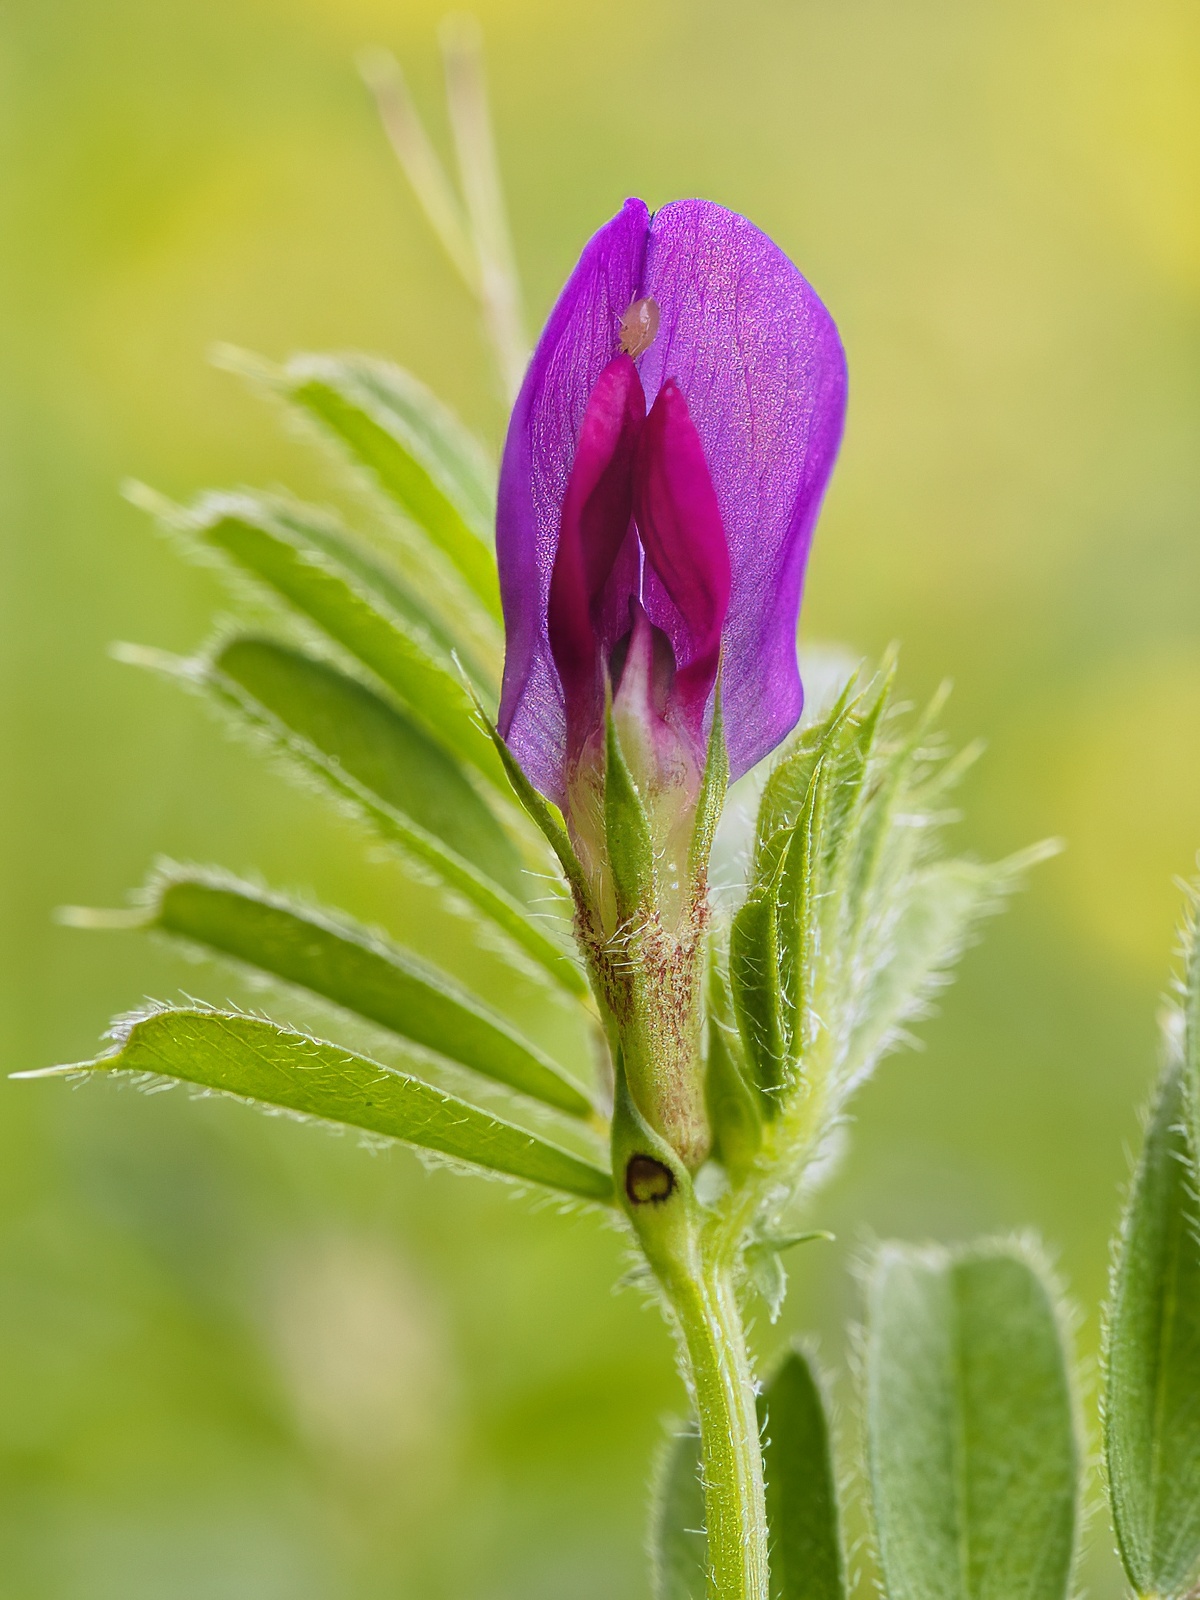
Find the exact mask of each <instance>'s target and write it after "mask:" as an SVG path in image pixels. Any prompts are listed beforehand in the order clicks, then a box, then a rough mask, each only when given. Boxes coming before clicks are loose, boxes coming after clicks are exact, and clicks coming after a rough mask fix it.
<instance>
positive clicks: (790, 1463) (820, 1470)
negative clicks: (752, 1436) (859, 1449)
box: [758, 1348, 846, 1600]
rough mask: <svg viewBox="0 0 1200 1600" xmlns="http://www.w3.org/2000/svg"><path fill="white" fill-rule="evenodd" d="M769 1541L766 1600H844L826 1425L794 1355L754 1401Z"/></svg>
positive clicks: (794, 1352) (810, 1378)
mask: <svg viewBox="0 0 1200 1600" xmlns="http://www.w3.org/2000/svg"><path fill="white" fill-rule="evenodd" d="M758 1413H759V1421H760V1425H761V1430H762V1436H763V1470H764V1473H765V1476H766V1488H767V1524H768V1527H769V1529H770V1540H771V1600H844V1596H845V1593H846V1564H845V1558H844V1555H843V1551H842V1536H841V1526H840V1518H839V1515H838V1493H837V1474H836V1471H835V1468H834V1462H833V1451H832V1444H831V1440H830V1429H829V1421H828V1418H827V1416H826V1410H825V1402H824V1399H823V1397H822V1394H821V1388H820V1385H819V1383H818V1382H817V1378H816V1375H815V1374H814V1372H813V1370H812V1367H811V1366H810V1364H809V1362H808V1360H807V1358H806V1357H805V1355H804V1354H803V1352H802V1351H801V1350H799V1349H796V1348H792V1349H791V1350H789V1351H788V1353H787V1354H786V1355H785V1356H784V1358H783V1360H782V1361H781V1362H780V1364H779V1366H778V1367H777V1368H776V1370H775V1373H774V1374H773V1376H772V1377H771V1378H770V1379H769V1380H768V1382H767V1384H766V1386H765V1388H764V1389H763V1392H762V1394H761V1395H760V1396H759V1400H758Z"/></svg>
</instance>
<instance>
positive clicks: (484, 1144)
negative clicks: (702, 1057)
mask: <svg viewBox="0 0 1200 1600" xmlns="http://www.w3.org/2000/svg"><path fill="white" fill-rule="evenodd" d="M113 1037H114V1038H115V1041H116V1043H115V1046H114V1048H113V1049H112V1051H110V1052H109V1053H108V1054H107V1055H103V1056H100V1057H98V1058H97V1059H96V1060H94V1061H82V1062H78V1063H76V1064H74V1065H71V1066H64V1067H51V1068H49V1069H43V1070H42V1071H40V1072H31V1073H23V1074H21V1076H23V1077H52V1076H66V1075H70V1074H73V1073H78V1072H97V1073H101V1072H132V1073H137V1074H143V1075H149V1076H151V1077H155V1078H172V1079H176V1080H178V1081H180V1082H183V1083H191V1084H196V1085H197V1086H199V1087H201V1088H205V1089H213V1090H217V1091H218V1092H220V1093H222V1094H230V1095H234V1096H235V1097H237V1098H238V1099H242V1100H250V1101H253V1102H255V1103H256V1104H258V1105H260V1106H265V1107H274V1108H278V1109H280V1110H284V1111H293V1112H296V1113H298V1114H299V1115H301V1116H305V1117H315V1118H317V1119H319V1120H321V1121H325V1122H331V1123H336V1124H339V1125H341V1126H343V1127H351V1128H360V1129H362V1130H364V1131H365V1132H368V1133H372V1134H378V1135H379V1136H381V1137H382V1138H385V1139H398V1140H400V1141H401V1142H403V1143H405V1144H411V1145H415V1146H417V1147H418V1148H419V1149H423V1150H429V1151H433V1152H436V1153H437V1154H439V1155H443V1156H449V1157H450V1158H451V1159H452V1160H455V1161H462V1162H466V1163H468V1164H470V1165H472V1166H478V1167H482V1168H485V1169H487V1170H489V1171H492V1172H496V1173H499V1174H501V1175H503V1176H505V1177H510V1178H517V1179H519V1180H521V1181H523V1182H527V1183H536V1184H540V1185H542V1186H544V1187H546V1188H549V1189H554V1190H558V1191H559V1192H561V1193H565V1194H568V1195H571V1196H572V1197H574V1198H576V1199H581V1200H591V1201H594V1202H598V1203H609V1202H611V1200H612V1180H611V1178H610V1176H609V1174H608V1173H607V1172H604V1171H602V1170H601V1169H600V1168H599V1167H596V1166H593V1165H592V1164H591V1162H589V1161H584V1160H582V1159H581V1158H580V1157H579V1156H576V1155H572V1154H571V1152H570V1151H567V1150H563V1149H560V1148H559V1146H558V1145H554V1144H551V1143H549V1141H547V1140H545V1139H541V1138H538V1137H537V1136H536V1135H535V1134H532V1133H528V1132H527V1131H526V1130H525V1129H524V1128H518V1127H515V1126H514V1125H513V1124H512V1123H510V1122H504V1121H502V1120H501V1119H500V1118H499V1117H494V1116H492V1115H491V1114H490V1113H488V1112H486V1111H482V1110H480V1109H479V1107H477V1106H473V1105H470V1104H469V1103H468V1102H467V1101H465V1100H460V1099H458V1098H457V1097H456V1096H455V1095H451V1094H447V1093H445V1092H444V1091H443V1090H441V1089H437V1088H434V1086H433V1085H432V1084H429V1083H425V1082H423V1081H422V1080H421V1079H420V1078H414V1077H410V1076H409V1075H408V1074H407V1073H403V1072H397V1071H395V1070H394V1069H393V1068H391V1067H387V1066H384V1065H383V1064H382V1063H381V1062H378V1061H372V1060H370V1059H369V1058H368V1057H366V1056H362V1055H359V1054H357V1053H356V1052H355V1051H352V1050H346V1049H344V1048H343V1047H342V1046H340V1045H335V1044H332V1043H330V1042H329V1041H327V1040H324V1039H315V1038H313V1037H312V1036H311V1035H310V1034H306V1033H300V1032H297V1031H296V1030H295V1029H293V1028H284V1027H280V1026H279V1025H278V1024H277V1023H274V1022H267V1021H265V1020H263V1019H262V1018H260V1017H248V1016H244V1015H242V1014H241V1013H230V1012H224V1011H213V1010H206V1009H201V1008H199V1007H179V1008H172V1009H166V1010H161V1011H155V1012H152V1013H150V1014H149V1015H146V1016H142V1017H137V1018H134V1019H133V1020H126V1021H124V1022H122V1023H120V1024H118V1025H117V1026H116V1027H114V1029H113Z"/></svg>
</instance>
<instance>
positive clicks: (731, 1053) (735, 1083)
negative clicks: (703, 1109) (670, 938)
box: [704, 979, 762, 1175]
mask: <svg viewBox="0 0 1200 1600" xmlns="http://www.w3.org/2000/svg"><path fill="white" fill-rule="evenodd" d="M712 988H713V990H718V989H719V985H718V984H717V982H716V980H715V979H714V982H713V984H712ZM714 1010H715V1004H714V1002H712V1001H710V1004H709V1018H708V1058H707V1062H706V1070H705V1078H704V1089H705V1100H706V1103H707V1106H708V1117H709V1121H710V1122H711V1124H712V1130H713V1140H714V1154H715V1155H716V1157H717V1159H718V1160H719V1161H720V1162H721V1165H722V1166H723V1167H724V1168H725V1170H726V1171H727V1172H730V1173H736V1174H739V1175H740V1174H742V1173H745V1172H748V1171H749V1169H750V1167H751V1165H752V1164H753V1162H754V1158H755V1156H756V1155H757V1154H758V1152H759V1149H760V1147H761V1145H762V1111H761V1109H760V1106H759V1098H758V1095H757V1094H755V1092H754V1090H753V1089H752V1088H751V1086H750V1085H749V1084H748V1083H747V1082H746V1079H745V1078H744V1076H743V1075H742V1070H741V1066H740V1063H739V1057H740V1054H741V1052H740V1051H737V1048H736V1044H735V1041H734V1040H733V1039H732V1038H731V1034H732V1031H733V1030H732V1029H731V1028H730V1026H729V1024H728V1023H727V1022H726V1021H725V1019H724V1018H723V1017H718V1016H716V1015H714V1014H713V1013H714ZM735 1051H736V1053H735Z"/></svg>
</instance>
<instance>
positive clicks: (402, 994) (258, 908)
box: [150, 870, 592, 1117]
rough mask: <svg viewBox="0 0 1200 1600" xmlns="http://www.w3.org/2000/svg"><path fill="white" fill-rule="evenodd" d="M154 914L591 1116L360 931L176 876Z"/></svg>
mask: <svg viewBox="0 0 1200 1600" xmlns="http://www.w3.org/2000/svg"><path fill="white" fill-rule="evenodd" d="M152 916H153V920H152V922H151V924H150V926H152V927H155V928H157V929H159V930H160V931H161V932H163V933H167V934H170V935H172V936H173V937H175V938H179V939H185V940H187V941H189V942H190V943H192V944H197V945H202V946H204V947H205V948H206V949H208V950H210V951H213V952H215V953H216V954H218V955H223V956H227V957H230V958H231V959H233V960H235V961H238V962H241V963H244V964H245V965H247V966H250V967H256V968H258V969H259V970H260V971H262V972H265V973H269V974H270V975H271V976H273V977H276V978H279V979H281V980H282V981H283V982H285V983H291V984H295V985H296V986H297V987H299V988H303V989H308V990H309V991H310V992H311V993H313V994H317V995H320V996H321V997H322V998H323V999H326V1000H331V1001H332V1002H333V1003H334V1004H335V1005H339V1006H342V1007H344V1008H345V1010H347V1011H350V1012H353V1013H354V1014H355V1015H357V1016H360V1017H363V1018H365V1019H366V1020H367V1021H369V1022H374V1023H377V1024H378V1025H379V1026H381V1027H384V1028H387V1029H389V1030H390V1031H391V1032H393V1033H395V1034H398V1035H400V1036H401V1037H402V1038H405V1039H411V1040H412V1041H413V1042H414V1043H415V1044H419V1045H423V1046H424V1047H425V1048H426V1049H429V1050H435V1051H437V1052H438V1053H439V1054H441V1055H444V1056H446V1057H448V1058H449V1059H450V1060H451V1061H457V1062H459V1063H460V1064H461V1065H462V1066H465V1067H470V1068H472V1069H473V1070H474V1071H476V1072H479V1073H481V1074H482V1075H483V1076H485V1077H488V1078H492V1079H494V1080H495V1081H497V1082H498V1083H504V1084H507V1085H508V1086H509V1088H512V1089H517V1090H519V1091H520V1092H521V1093H522V1094H527V1095H530V1096H532V1097H533V1098H534V1099H537V1100H541V1101H542V1102H544V1103H545V1104H546V1105H551V1106H554V1107H555V1108H556V1109H558V1110H559V1111H566V1112H568V1113H570V1114H571V1115H572V1116H577V1117H587V1116H589V1115H590V1114H591V1111H592V1106H591V1102H590V1101H589V1100H588V1098H587V1096H586V1095H585V1094H583V1092H582V1091H581V1090H580V1089H578V1088H577V1087H576V1086H575V1085H574V1084H573V1083H571V1082H569V1080H568V1079H567V1078H565V1077H564V1076H563V1074H562V1073H561V1072H560V1071H559V1069H558V1068H557V1067H556V1066H555V1064H554V1063H553V1062H552V1061H550V1060H549V1059H548V1058H547V1057H546V1056H544V1055H543V1054H542V1053H541V1052H540V1051H539V1050H537V1049H535V1047H534V1046H533V1045H531V1044H529V1043H528V1042H527V1041H525V1040H524V1039H522V1038H521V1037H520V1036H519V1035H518V1034H517V1033H516V1032H515V1031H514V1030H513V1029H512V1028H511V1027H509V1025H508V1024H507V1023H506V1022H504V1021H503V1020H502V1019H501V1018H499V1017H497V1016H495V1015H494V1014H492V1013H491V1012H489V1011H488V1010H487V1009H486V1008H485V1007H484V1006H483V1005H482V1004H481V1003H480V1002H478V1001H477V1000H475V999H473V998H472V996H470V995H469V994H467V993H465V992H464V991H463V990H461V989H460V988H459V987H458V986H457V985H456V984H454V983H452V982H451V981H450V979H448V978H446V977H445V976H444V975H443V974H442V973H439V972H436V971H434V970H433V969H432V968H430V967H427V966H425V965H424V964H423V963H422V962H420V961H418V960H417V959H416V958H415V957H413V956H411V955H409V954H407V953H406V952H404V951H401V950H397V949H395V948H394V947H392V946H390V945H388V944H386V943H385V942H384V941H382V940H381V939H379V938H377V937H375V936H373V935H372V934H370V933H369V932H368V931H367V930H366V929H365V928H360V927H356V926H354V925H352V924H348V923H341V924H339V923H335V922H333V921H331V920H330V919H329V918H327V917H324V916H322V915H321V914H319V913H317V912H314V911H307V910H301V909H300V908H299V907H296V906H292V905H289V904H288V903H287V902H286V901H284V900H282V899H280V898H278V897H276V896H272V895H268V894H264V893H262V892H261V891H259V890H256V889H254V888H252V887H251V886H250V885H249V884H243V883H238V882H236V881H233V880H222V879H219V878H215V877H213V876H212V875H210V874H204V873H198V872H192V873H185V872H183V871H181V870H180V871H176V872H174V873H172V875H171V876H170V877H169V878H167V879H165V880H164V881H162V882H161V883H160V884H158V885H157V886H156V894H155V899H154V902H153V906H152Z"/></svg>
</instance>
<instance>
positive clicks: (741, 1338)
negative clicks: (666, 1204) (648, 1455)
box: [668, 1261, 769, 1600]
mask: <svg viewBox="0 0 1200 1600" xmlns="http://www.w3.org/2000/svg"><path fill="white" fill-rule="evenodd" d="M668 1293H669V1295H670V1299H671V1305H672V1308H673V1310H674V1312H675V1316H676V1318H677V1319H678V1323H679V1330H680V1333H681V1335H682V1338H683V1345H684V1349H685V1351H686V1353H687V1362H688V1369H689V1375H690V1378H691V1384H692V1392H693V1396H694V1399H695V1404H696V1414H697V1417H698V1418H699V1422H700V1459H701V1470H702V1473H703V1478H704V1509H705V1524H706V1528H707V1533H708V1600H768V1593H769V1583H768V1568H767V1513H766V1505H765V1501H764V1495H763V1462H762V1448H761V1444H760V1440H759V1433H758V1411H757V1407H756V1405H755V1399H754V1381H753V1377H752V1374H751V1370H750V1362H749V1358H748V1356H747V1352H746V1339H745V1333H744V1331H743V1328H742V1318H741V1312H740V1311H739V1309H738V1304H737V1296H736V1294H735V1292H734V1288H733V1283H732V1281H731V1278H730V1275H729V1272H728V1270H727V1269H726V1268H725V1267H724V1266H723V1265H720V1264H718V1263H715V1262H711V1261H704V1262H703V1264H702V1265H701V1267H700V1271H699V1273H698V1274H697V1275H696V1276H691V1275H689V1276H687V1277H684V1278H680V1279H676V1280H675V1281H674V1282H672V1283H671V1284H670V1285H669V1287H668Z"/></svg>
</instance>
